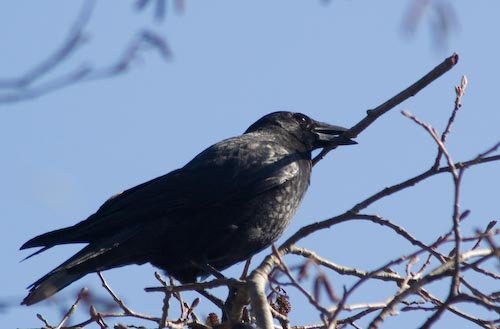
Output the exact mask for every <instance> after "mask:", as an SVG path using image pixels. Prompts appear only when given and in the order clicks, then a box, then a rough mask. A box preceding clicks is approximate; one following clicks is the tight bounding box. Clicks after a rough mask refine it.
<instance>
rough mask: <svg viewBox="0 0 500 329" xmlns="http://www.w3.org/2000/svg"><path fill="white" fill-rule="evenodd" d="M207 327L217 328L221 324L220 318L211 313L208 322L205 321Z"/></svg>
mask: <svg viewBox="0 0 500 329" xmlns="http://www.w3.org/2000/svg"><path fill="white" fill-rule="evenodd" d="M205 323H206V324H207V326H209V327H215V326H216V325H218V324H220V320H219V317H218V316H217V314H215V313H209V314H208V316H207V320H206V321H205Z"/></svg>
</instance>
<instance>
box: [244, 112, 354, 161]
mask: <svg viewBox="0 0 500 329" xmlns="http://www.w3.org/2000/svg"><path fill="white" fill-rule="evenodd" d="M257 131H263V132H270V133H272V134H277V135H281V136H284V135H286V137H287V139H289V140H290V138H292V140H296V142H298V143H300V144H302V145H304V146H305V148H306V150H307V151H312V150H314V149H317V148H322V147H334V146H338V145H350V144H357V143H356V142H355V141H353V140H351V139H350V138H347V137H344V136H342V133H344V132H345V131H347V129H346V128H343V127H339V126H334V125H331V124H328V123H324V122H319V121H316V120H313V119H311V118H309V117H308V116H307V115H305V114H302V113H294V112H285V111H281V112H273V113H270V114H268V115H265V116H263V117H262V118H260V119H259V120H257V121H256V122H255V123H254V124H252V125H251V126H250V127H249V128H248V129H247V130H246V131H245V133H250V132H257Z"/></svg>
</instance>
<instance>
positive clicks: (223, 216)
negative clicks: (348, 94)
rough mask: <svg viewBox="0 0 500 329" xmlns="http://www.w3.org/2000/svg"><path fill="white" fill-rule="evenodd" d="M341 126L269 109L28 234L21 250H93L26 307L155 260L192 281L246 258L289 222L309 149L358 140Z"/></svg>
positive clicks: (43, 284) (59, 272) (39, 284)
mask: <svg viewBox="0 0 500 329" xmlns="http://www.w3.org/2000/svg"><path fill="white" fill-rule="evenodd" d="M344 131H345V129H344V128H341V127H337V126H332V125H328V124H325V123H321V122H317V121H314V120H312V119H310V118H308V117H307V116H305V115H303V114H300V113H291V112H275V113H271V114H268V115H266V116H264V117H262V118H261V119H259V120H258V121H257V122H255V123H254V124H253V125H251V126H250V127H249V128H248V129H247V131H246V132H245V133H244V134H243V135H241V136H237V137H233V138H229V139H226V140H223V141H221V142H219V143H217V144H214V145H212V146H210V147H209V148H207V149H206V150H204V151H203V152H201V153H200V154H199V155H197V156H196V157H195V158H194V159H193V160H191V161H190V162H189V163H188V164H186V165H185V166H184V167H182V168H180V169H178V170H174V171H172V172H170V173H168V174H166V175H164V176H161V177H158V178H155V179H153V180H151V181H149V182H146V183H143V184H141V185H138V186H136V187H133V188H131V189H129V190H126V191H124V192H123V193H120V194H118V195H116V196H114V197H112V198H110V199H109V200H108V201H106V202H105V203H104V204H103V205H102V206H101V207H100V208H99V209H98V210H97V212H96V213H94V214H93V215H91V216H90V217H88V218H87V219H86V220H84V221H82V222H80V223H78V224H76V225H74V226H71V227H67V228H63V229H60V230H56V231H52V232H48V233H45V234H42V235H40V236H37V237H35V238H33V239H31V240H29V241H28V242H26V243H25V244H24V245H23V246H22V247H21V249H25V248H32V247H43V248H42V249H41V251H44V250H46V249H48V248H51V247H53V246H55V245H60V244H67V243H87V246H86V247H84V248H83V249H82V250H81V251H79V252H78V253H76V254H75V255H74V256H73V257H71V258H70V259H68V260H67V261H65V262H64V263H62V264H61V265H60V266H58V267H57V268H55V269H54V270H52V271H51V272H49V273H48V274H46V275H45V276H44V277H42V278H41V279H39V280H38V281H36V282H35V283H33V284H32V285H31V286H30V288H31V290H30V292H29V294H28V296H27V297H26V298H25V299H24V300H23V302H22V303H23V304H26V305H30V304H33V303H37V302H39V301H41V300H43V299H45V298H47V297H49V296H51V295H53V294H54V293H56V292H57V291H59V290H61V289H62V288H64V287H66V286H67V285H69V284H70V283H72V282H73V281H76V280H78V279H79V278H81V277H83V276H84V275H86V274H88V273H91V272H96V271H102V270H106V269H110V268H114V267H120V266H124V265H129V264H143V263H147V262H149V263H151V264H153V265H154V266H157V267H159V268H161V269H164V270H165V271H167V272H168V273H169V274H170V275H172V276H173V277H175V278H176V279H178V280H179V281H181V282H193V281H195V280H196V278H197V277H198V276H201V275H206V274H207V273H206V272H205V271H204V268H206V266H204V265H206V264H209V265H211V266H213V267H214V268H216V269H218V270H222V269H224V268H226V267H228V266H230V265H233V264H235V263H237V262H239V261H242V260H245V259H246V258H248V257H249V256H251V255H253V254H255V253H257V252H259V251H261V250H262V249H264V248H266V247H268V246H269V245H270V244H271V243H272V242H274V241H275V240H276V239H277V238H278V237H279V236H280V235H281V234H282V233H283V231H284V229H285V228H286V226H287V225H288V222H289V220H290V218H291V217H292V216H293V214H294V213H295V211H296V209H297V207H298V205H299V203H300V201H301V199H302V197H303V195H304V193H305V191H306V189H307V187H308V185H309V177H310V173H311V161H310V160H311V151H312V150H313V149H316V148H320V147H326V146H335V145H347V144H354V143H355V142H353V141H351V140H350V139H347V138H343V137H342V136H339V135H341V133H342V132H344ZM37 253H38V252H36V253H35V254H37Z"/></svg>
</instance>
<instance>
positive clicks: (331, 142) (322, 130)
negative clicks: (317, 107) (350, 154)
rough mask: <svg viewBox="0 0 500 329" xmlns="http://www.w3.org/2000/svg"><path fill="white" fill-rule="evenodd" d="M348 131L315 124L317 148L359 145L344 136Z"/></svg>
mask: <svg viewBox="0 0 500 329" xmlns="http://www.w3.org/2000/svg"><path fill="white" fill-rule="evenodd" d="M347 130H348V129H347V128H344V127H340V126H334V125H331V124H328V123H324V122H318V121H316V122H315V127H314V128H313V132H314V134H315V135H316V138H317V139H316V143H315V146H316V147H332V146H338V145H352V144H358V143H357V142H356V141H353V140H352V139H350V138H347V137H345V136H342V134H343V133H344V132H346V131H347Z"/></svg>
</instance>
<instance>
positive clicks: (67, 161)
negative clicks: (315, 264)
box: [0, 0, 500, 328]
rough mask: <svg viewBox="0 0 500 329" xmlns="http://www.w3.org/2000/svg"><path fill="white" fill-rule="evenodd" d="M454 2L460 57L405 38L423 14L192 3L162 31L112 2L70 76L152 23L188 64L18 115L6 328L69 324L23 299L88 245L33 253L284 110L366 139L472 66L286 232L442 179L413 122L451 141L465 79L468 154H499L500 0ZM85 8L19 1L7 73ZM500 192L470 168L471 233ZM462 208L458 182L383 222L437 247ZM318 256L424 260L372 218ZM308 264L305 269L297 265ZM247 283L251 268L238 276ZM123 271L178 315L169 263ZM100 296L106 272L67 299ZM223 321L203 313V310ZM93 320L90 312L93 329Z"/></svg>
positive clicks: (380, 4)
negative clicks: (29, 243) (410, 93)
mask: <svg viewBox="0 0 500 329" xmlns="http://www.w3.org/2000/svg"><path fill="white" fill-rule="evenodd" d="M451 2H452V4H453V7H454V8H455V10H456V19H457V24H456V25H455V26H453V27H452V30H451V34H450V36H449V38H448V39H447V44H446V45H440V46H436V44H435V40H434V39H433V38H432V33H431V29H430V26H432V23H433V21H435V17H434V16H433V15H432V14H431V13H429V14H426V15H425V16H424V18H423V21H422V22H421V24H420V25H419V27H418V29H417V31H416V33H415V34H414V35H413V36H412V37H408V36H407V35H405V34H404V33H403V32H402V23H403V21H404V17H405V14H406V12H407V9H408V5H409V1H354V0H352V1H343V0H342V1H330V3H329V4H328V5H324V4H323V2H322V1H285V0H281V1H247V2H242V1H187V3H186V9H185V11H184V13H183V14H176V13H175V12H174V11H173V10H170V11H169V13H168V14H167V17H166V20H165V22H164V23H162V24H157V23H155V22H154V20H153V14H152V8H149V9H148V10H147V11H145V12H141V13H139V14H137V13H135V12H134V11H133V10H132V1H119V2H118V1H114V2H111V1H99V2H98V5H97V8H96V10H95V12H94V15H93V16H92V18H91V21H90V23H89V26H88V29H87V33H88V38H89V41H88V44H87V45H86V46H85V47H84V48H83V49H82V50H81V51H80V52H78V53H77V54H76V55H75V57H74V58H72V59H70V60H69V61H68V62H67V63H65V64H64V65H63V67H62V68H61V69H60V70H58V71H56V72H54V73H53V75H52V76H56V75H57V74H61V73H64V72H66V71H67V70H70V69H71V68H74V67H76V66H78V65H79V64H81V63H90V64H92V65H95V66H96V67H99V66H104V65H106V64H107V63H109V62H110V61H112V60H114V59H115V58H117V57H118V56H119V54H120V53H121V51H122V49H123V47H124V46H125V45H126V43H127V42H128V40H129V39H130V38H131V36H132V35H133V34H134V33H136V32H137V31H138V30H139V29H140V28H142V27H150V28H152V29H154V30H155V31H157V32H158V33H161V34H163V35H164V36H165V38H166V40H167V41H168V44H169V46H170V47H171V49H172V51H173V58H172V59H171V60H170V61H168V62H165V61H163V60H162V59H161V58H160V57H159V56H158V55H156V54H153V53H148V54H145V55H143V56H142V58H141V60H139V61H136V62H135V64H134V66H133V68H132V69H131V71H130V72H129V73H127V74H125V75H122V76H120V77H117V78H114V79H109V80H101V81H97V82H90V83H85V84H79V85H76V86H71V87H69V88H65V89H62V90H60V91H57V92H54V93H51V94H48V95H46V96H42V97H40V98H37V99H34V100H30V101H26V102H20V103H14V104H9V105H0V150H1V152H2V157H1V159H2V160H1V163H2V164H1V168H2V170H1V171H0V182H1V184H0V200H1V201H0V209H1V216H2V219H1V220H0V232H2V233H1V234H2V242H1V243H2V248H1V253H2V254H1V259H2V264H3V270H2V271H1V273H0V278H1V282H2V286H1V289H0V298H1V299H2V301H7V302H8V303H9V304H13V305H14V306H11V307H8V308H6V309H4V312H3V313H0V319H2V321H1V323H2V326H3V327H4V328H34V327H40V326H41V324H42V323H41V322H40V321H39V320H38V319H37V318H36V316H35V314H36V313H42V314H43V315H44V316H45V317H46V318H47V319H48V320H49V321H51V323H52V324H57V323H58V321H59V320H60V313H59V308H58V307H57V306H55V305H53V304H52V305H51V304H50V303H41V304H38V305H36V306H33V307H30V308H27V307H21V306H17V304H18V302H19V301H20V300H21V298H22V297H23V296H24V295H25V293H26V290H25V287H26V286H27V285H29V284H30V283H32V282H33V281H34V280H36V279H38V278H39V277H40V276H41V275H43V274H45V273H46V272H48V271H49V270H50V269H52V268H53V267H54V266H56V265H58V264H59V263H60V262H62V261H63V260H65V259H66V258H67V257H69V256H70V255H71V254H72V253H74V252H75V251H76V250H78V247H71V246H64V247H59V248H54V249H53V250H50V251H49V252H46V253H44V254H42V255H40V256H37V257H35V258H32V259H30V260H29V261H25V262H22V263H20V262H19V261H20V260H21V259H22V258H23V257H25V256H26V255H27V254H28V253H27V252H21V251H19V250H18V248H19V246H20V245H21V244H22V243H23V242H25V241H26V240H27V239H29V238H31V237H33V236H35V235H37V234H40V233H43V232H46V231H48V230H52V229H56V228H60V227H64V226H68V225H72V224H74V223H76V222H78V221H80V220H82V219H84V218H86V217H87V216H88V215H89V214H91V213H92V212H94V211H95V210H96V209H97V208H98V207H99V206H100V204H101V203H102V202H103V201H105V200H106V199H107V198H108V197H109V196H111V195H113V194H115V193H116V192H119V191H121V190H123V189H126V188H129V187H132V186H134V185H136V184H138V183H141V182H144V181H146V180H149V179H151V178H154V177H156V176H159V175H162V174H164V173H166V172H168V171H171V170H173V169H176V168H178V167H180V166H182V165H183V164H185V163H186V162H187V161H189V160H190V159H191V158H192V157H193V156H194V155H196V154H197V153H198V152H199V151H201V150H202V149H204V148H205V147H207V146H209V145H210V144H212V143H214V142H217V141H219V140H221V139H223V138H226V137H230V136H234V135H237V134H240V133H241V132H243V131H244V130H245V129H246V128H247V127H248V126H249V125H250V124H251V123H252V122H253V121H255V120H256V119H258V118H259V117H260V116H262V115H263V114H266V113H268V112H272V111H276V110H290V111H300V112H304V113H306V114H308V115H310V116H311V117H313V118H316V119H319V120H321V121H327V122H331V123H334V124H339V125H344V126H350V125H352V124H354V123H356V122H357V121H358V120H360V119H361V118H362V117H363V116H364V113H365V111H366V110H367V109H369V108H372V107H374V106H377V105H379V104H380V103H381V102H383V101H385V100H386V99H388V98H389V97H391V96H393V95H394V94H396V93H397V92H399V91H400V90H402V89H403V88H405V87H406V86H407V85H409V84H410V83H413V82H414V81H415V80H416V79H417V78H419V77H420V76H421V75H422V74H424V73H426V72H427V71H428V70H430V69H431V68H432V67H434V66H435V65H436V64H438V63H440V62H441V61H442V59H444V58H445V57H447V56H448V55H450V54H451V53H453V52H458V53H459V54H460V62H459V64H458V65H457V66H456V68H454V69H453V70H452V71H451V72H449V73H448V74H446V75H445V76H444V77H442V78H441V79H439V80H438V81H436V82H434V83H433V84H432V85H431V86H429V87H428V88H427V89H425V90H424V91H423V92H421V93H420V94H418V95H417V97H414V98H413V99H411V100H409V101H407V102H405V103H404V104H402V105H401V106H399V107H398V109H394V110H393V111H392V112H391V113H389V114H387V115H386V116H384V117H383V118H382V119H380V120H379V121H377V123H376V124H374V125H373V126H372V127H370V128H369V129H368V130H367V131H365V132H364V133H363V134H362V135H361V136H360V137H359V138H358V141H359V145H357V146H355V147H348V148H347V147H346V148H344V149H339V150H338V151H335V152H333V153H331V154H330V155H329V156H328V157H327V158H326V159H325V160H324V161H322V162H321V163H320V164H319V165H318V166H317V167H315V168H314V169H315V170H314V173H313V177H312V181H311V187H310V189H309V191H308V194H307V195H306V198H305V200H304V202H303V204H302V207H301V209H300V210H299V212H298V213H297V214H296V216H295V218H294V221H293V223H292V225H291V226H290V227H289V229H288V230H287V232H286V233H285V236H284V237H287V236H290V235H291V234H292V233H293V232H295V231H296V230H297V229H298V228H299V227H301V226H303V225H305V224H309V223H311V222H313V221H317V220H320V219H325V218H328V217H330V216H333V215H336V214H339V213H341V212H343V211H345V210H347V209H348V208H349V207H350V206H352V205H353V204H355V203H356V202H359V201H361V200H363V199H364V198H366V197H367V196H369V195H371V194H373V193H374V192H377V191H378V190H380V189H381V188H383V187H385V186H388V185H391V184H394V183H397V182H399V181H401V180H403V179H405V178H408V177H410V176H413V175H416V174H418V173H420V172H422V171H424V170H426V169H427V168H428V167H429V166H430V165H431V164H432V161H433V160H434V156H435V146H434V144H433V142H432V141H431V140H430V138H429V137H428V136H427V135H426V133H425V132H424V131H423V130H422V129H421V128H419V127H417V126H416V125H415V124H413V123H412V122H410V120H408V119H406V118H404V117H403V116H402V115H401V114H400V113H399V111H400V110H403V109H405V110H409V111H411V112H412V113H414V114H416V115H417V116H418V117H420V118H421V119H423V120H425V121H427V122H429V123H431V124H432V125H433V126H434V127H436V128H437V129H438V130H441V129H442V128H443V127H444V125H445V123H446V121H447V118H448V116H449V113H450V111H451V109H452V106H453V100H454V91H453V87H454V85H456V84H458V83H459V81H460V77H461V75H463V74H466V75H467V76H468V79H469V86H468V89H467V92H466V95H465V97H464V100H463V104H464V105H463V109H462V111H461V112H460V114H459V118H458V119H457V122H456V124H455V126H454V128H453V133H452V135H451V137H450V138H449V144H448V147H449V150H450V152H451V154H452V156H453V158H454V159H455V160H456V161H459V160H467V159H470V158H472V157H474V156H476V155H477V154H478V153H479V152H482V151H484V150H485V149H487V148H488V147H490V146H491V145H493V144H494V143H496V142H498V141H499V140H500V133H499V128H498V127H499V125H500V111H499V105H498V86H499V84H498V79H499V76H500V66H499V64H498V54H499V53H500V46H499V43H498V31H500V21H499V20H498V13H499V12H500V2H498V1H482V2H472V1H463V0H461V1H451ZM80 5H81V1H63V0H57V1H56V0H50V1H49V0H44V1H30V2H28V1H3V2H1V3H0V26H1V27H2V28H0V41H1V46H0V47H1V52H0V77H1V78H8V77H16V76H19V75H21V74H22V73H24V72H25V71H26V70H27V69H28V68H30V67H32V66H33V65H34V64H36V63H38V62H39V61H40V60H41V59H43V58H45V57H46V56H48V55H49V54H50V53H51V52H52V51H53V50H54V49H55V48H57V47H58V46H59V45H60V43H61V42H62V40H63V39H64V37H65V35H66V34H67V31H68V29H69V27H70V25H71V23H72V21H73V20H74V19H75V17H76V16H77V13H78V11H79V9H80ZM170 9H171V8H170ZM499 182H500V165H499V164H498V163H492V164H487V165H483V166H481V167H476V168H474V169H471V170H470V171H468V172H467V173H466V175H465V178H464V183H463V188H464V190H463V194H462V202H461V206H462V207H463V208H464V209H471V210H472V213H471V217H470V218H469V219H467V221H466V222H465V223H464V224H463V228H462V230H463V233H464V234H471V233H472V232H474V230H475V229H476V228H484V227H485V226H486V224H487V223H488V222H489V221H490V220H492V219H499V217H498V216H499V214H500V203H499V202H498V195H499V193H500V191H499V184H498V183H499ZM451 201H452V184H451V178H450V177H449V176H440V177H437V178H433V179H431V180H429V181H427V182H425V183H423V184H421V185H419V186H417V187H415V188H412V189H410V190H407V191H405V192H403V193H400V194H399V195H397V196H394V197H390V198H387V199H385V200H383V201H382V202H379V203H377V204H376V205H374V206H373V207H370V209H368V211H367V212H369V213H376V214H379V215H381V216H383V217H386V218H388V219H391V220H392V221H394V222H395V223H397V224H399V225H401V226H403V227H405V228H407V229H408V230H409V231H410V232H411V233H412V234H414V235H415V236H416V237H418V238H420V239H421V240H422V241H424V242H431V241H433V240H434V239H436V237H437V236H439V235H440V234H442V233H444V232H445V231H447V230H448V229H449V228H450V227H451V209H452V204H451ZM282 240H283V239H281V241H282ZM300 246H304V247H308V248H311V249H315V250H317V251H318V253H320V254H321V255H323V256H324V257H328V258H330V259H331V260H333V261H335V262H337V263H339V264H342V265H346V266H357V267H360V268H361V269H365V270H370V269H374V268H376V267H378V266H380V265H381V264H383V263H384V262H385V261H386V260H389V259H392V258H395V257H397V256H399V255H401V253H403V252H410V251H412V250H414V248H413V247H411V246H410V245H409V244H408V243H407V242H406V241H403V240H402V239H401V238H399V237H395V236H394V235H393V234H392V233H391V232H389V231H388V230H387V229H384V228H381V227H378V226H375V225H373V224H368V223H347V224H342V225H338V226H335V227H334V228H333V229H331V230H328V231H323V232H321V233H319V234H317V235H315V236H313V237H310V238H308V239H305V240H304V241H303V242H301V243H300ZM267 252H268V251H267ZM297 262H298V260H297V259H294V258H290V263H291V264H294V263H297ZM496 270H498V268H497V269H496ZM240 271H241V265H239V266H235V267H234V268H232V269H230V270H228V271H227V272H226V273H227V274H228V275H233V276H235V275H238V273H239V272H240ZM105 275H106V278H107V279H108V281H109V282H110V283H111V285H112V287H113V288H114V289H115V290H116V291H117V292H118V294H119V295H120V296H121V297H122V298H123V299H124V300H125V301H126V302H128V303H129V304H130V306H131V307H132V308H134V309H136V310H138V311H142V312H148V313H153V314H156V315H159V314H160V311H161V296H160V295H159V294H147V293H144V292H143V291H142V288H143V287H145V286H151V285H155V284H156V283H155V279H154V276H153V268H152V267H150V266H142V267H138V266H129V267H126V268H122V269H119V270H113V271H109V272H107V273H105ZM331 280H332V283H333V285H334V287H335V289H336V290H337V291H338V292H340V291H341V290H342V285H343V284H345V285H347V286H349V285H350V284H352V282H354V281H353V280H352V279H350V278H343V277H339V276H337V275H332V276H331ZM480 284H481V287H484V289H485V290H486V291H492V290H495V289H496V290H498V283H497V284H496V286H495V283H494V282H492V281H484V282H481V283H480ZM82 286H88V287H91V289H92V291H94V292H95V293H96V294H98V295H103V296H105V297H106V298H107V296H106V295H105V293H104V292H103V291H102V289H101V288H99V282H98V278H97V276H96V275H88V276H87V277H85V278H84V279H83V280H80V281H78V282H77V283H75V284H73V285H71V286H70V287H68V288H67V289H65V290H63V291H62V292H61V293H60V294H59V296H60V298H61V299H60V300H62V301H63V302H64V303H65V305H66V304H69V303H70V302H71V298H72V296H73V295H74V293H75V291H77V290H78V289H79V288H80V287H82ZM447 287H448V284H446V285H444V286H435V287H434V291H435V293H436V295H438V296H441V297H444V296H446V294H447ZM395 289H396V287H395V286H394V285H391V284H381V283H379V284H377V285H374V284H371V285H367V286H366V288H364V289H363V290H361V291H360V293H359V294H356V295H354V296H353V299H352V300H351V302H362V301H363V302H378V301H383V300H384V299H385V298H387V297H388V296H390V294H391V293H393V292H394V290H395ZM290 292H291V291H290ZM221 297H225V293H223V294H222V295H221ZM187 299H188V300H190V297H187ZM324 302H325V303H326V301H324ZM292 303H293V306H294V310H293V311H292V313H291V319H292V322H293V323H294V324H304V323H315V322H318V318H317V313H316V312H315V311H314V310H312V309H311V308H310V307H309V306H308V304H307V302H305V301H304V299H303V298H302V297H299V295H296V294H293V295H292ZM213 310H214V308H213V307H212V306H211V305H210V304H209V303H208V302H203V303H202V304H201V305H200V307H199V311H198V313H199V314H200V315H203V314H207V312H209V311H213ZM427 316H428V314H421V313H414V314H403V315H402V316H400V317H396V318H394V319H389V320H388V321H387V323H386V324H385V328H401V327H402V326H404V327H417V326H418V325H419V324H421V323H422V321H423V319H425V318H426V317H427ZM85 317H86V310H83V311H81V312H80V313H77V317H76V318H77V319H83V318H85ZM488 317H490V318H491V317H493V315H492V314H489V316H488ZM123 322H124V323H130V322H129V321H126V320H124V321H123ZM108 324H111V325H112V324H113V321H110V322H109V323H108ZM363 324H364V323H363V322H361V325H363ZM410 324H411V325H410ZM365 325H366V323H365ZM459 325H461V326H464V325H466V326H471V325H470V324H469V323H465V322H462V320H459V319H458V318H457V317H455V316H453V315H450V314H446V315H445V316H444V317H443V319H442V320H441V322H439V324H438V325H437V326H436V328H452V327H455V328H456V327H457V326H459ZM150 327H151V326H150Z"/></svg>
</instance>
